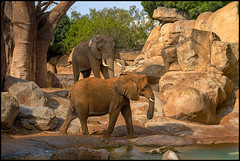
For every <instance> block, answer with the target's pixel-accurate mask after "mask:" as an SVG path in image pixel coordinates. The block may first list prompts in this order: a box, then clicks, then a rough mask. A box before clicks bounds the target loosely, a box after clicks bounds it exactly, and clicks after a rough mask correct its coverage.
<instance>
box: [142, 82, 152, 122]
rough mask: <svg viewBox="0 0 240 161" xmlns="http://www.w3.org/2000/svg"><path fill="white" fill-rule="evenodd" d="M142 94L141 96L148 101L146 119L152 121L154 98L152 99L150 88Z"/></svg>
mask: <svg viewBox="0 0 240 161" xmlns="http://www.w3.org/2000/svg"><path fill="white" fill-rule="evenodd" d="M142 94H143V96H145V97H146V98H148V99H149V107H148V111H147V118H148V119H152V118H153V113H154V102H155V98H154V94H153V91H152V88H151V86H149V87H148V88H146V90H145V91H144V93H142Z"/></svg>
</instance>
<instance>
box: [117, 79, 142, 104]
mask: <svg viewBox="0 0 240 161" xmlns="http://www.w3.org/2000/svg"><path fill="white" fill-rule="evenodd" d="M114 87H115V90H116V91H117V92H118V93H119V94H120V95H124V96H126V97H127V98H128V99H130V100H134V101H137V100H139V95H138V90H137V83H136V82H135V80H134V79H132V77H131V76H129V75H120V76H119V78H118V79H117V80H116V82H115V83H114Z"/></svg>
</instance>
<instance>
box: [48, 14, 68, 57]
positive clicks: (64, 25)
mask: <svg viewBox="0 0 240 161" xmlns="http://www.w3.org/2000/svg"><path fill="white" fill-rule="evenodd" d="M69 27H70V18H69V17H68V16H67V15H66V14H65V15H64V16H63V17H62V19H61V20H60V21H59V23H58V25H57V27H56V29H55V31H54V33H53V36H52V39H51V42H50V45H49V48H48V53H47V60H49V59H50V58H51V57H53V56H56V55H61V54H62V53H64V52H66V49H65V48H64V47H63V46H62V44H61V43H62V40H63V39H65V34H66V33H67V31H68V30H69Z"/></svg>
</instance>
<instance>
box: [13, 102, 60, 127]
mask: <svg viewBox="0 0 240 161" xmlns="http://www.w3.org/2000/svg"><path fill="white" fill-rule="evenodd" d="M17 119H18V120H20V124H21V126H22V127H23V128H25V129H27V130H32V129H33V127H32V126H34V127H35V128H37V129H39V130H42V131H46V130H53V129H54V128H55V127H56V126H57V118H56V115H55V113H54V111H53V110H52V109H50V108H49V107H41V106H37V107H33V106H25V105H21V104H20V111H19V114H18V116H17Z"/></svg>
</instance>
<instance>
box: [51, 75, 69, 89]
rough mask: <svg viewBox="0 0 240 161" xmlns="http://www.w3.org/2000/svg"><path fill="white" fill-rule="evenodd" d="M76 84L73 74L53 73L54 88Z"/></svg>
mask: <svg viewBox="0 0 240 161" xmlns="http://www.w3.org/2000/svg"><path fill="white" fill-rule="evenodd" d="M73 84H74V80H73V74H53V75H52V87H54V88H68V87H72V86H73Z"/></svg>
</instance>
